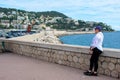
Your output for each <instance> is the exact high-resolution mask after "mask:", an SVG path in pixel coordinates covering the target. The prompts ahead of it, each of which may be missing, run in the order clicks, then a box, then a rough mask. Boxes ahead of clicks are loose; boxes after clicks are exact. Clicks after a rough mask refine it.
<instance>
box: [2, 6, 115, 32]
mask: <svg viewBox="0 0 120 80" xmlns="http://www.w3.org/2000/svg"><path fill="white" fill-rule="evenodd" d="M17 19H19V23H18V24H28V23H31V22H33V21H34V22H35V24H34V25H39V24H45V25H46V26H49V27H51V28H53V29H59V30H80V31H86V30H92V29H93V28H94V27H95V26H102V27H103V30H104V31H114V30H113V29H112V28H111V26H110V25H108V24H105V23H103V22H95V21H84V20H74V19H72V18H70V17H68V16H66V15H65V14H63V13H60V12H57V11H45V12H30V11H25V10H19V9H13V8H2V7H0V22H1V21H2V20H9V21H7V22H10V24H11V23H13V24H12V26H13V27H14V25H15V23H14V22H13V21H15V20H17ZM31 24H32V23H31ZM10 26H11V25H10ZM0 27H2V28H4V26H2V24H1V23H0ZM13 27H12V28H13Z"/></svg>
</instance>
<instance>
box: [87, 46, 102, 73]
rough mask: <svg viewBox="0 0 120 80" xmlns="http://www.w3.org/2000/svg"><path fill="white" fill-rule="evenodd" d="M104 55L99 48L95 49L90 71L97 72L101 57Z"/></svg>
mask: <svg viewBox="0 0 120 80" xmlns="http://www.w3.org/2000/svg"><path fill="white" fill-rule="evenodd" d="M101 53H102V51H100V50H99V49H98V48H94V49H93V54H92V56H91V58H90V69H89V70H91V71H92V70H93V68H94V71H95V72H97V70H98V60H99V56H100V54H101Z"/></svg>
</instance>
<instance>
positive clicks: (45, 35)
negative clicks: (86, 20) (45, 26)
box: [10, 30, 94, 44]
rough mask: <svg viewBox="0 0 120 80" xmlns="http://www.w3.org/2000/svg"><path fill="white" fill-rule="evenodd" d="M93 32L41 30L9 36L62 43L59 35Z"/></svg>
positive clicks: (25, 39) (29, 40)
mask: <svg viewBox="0 0 120 80" xmlns="http://www.w3.org/2000/svg"><path fill="white" fill-rule="evenodd" d="M92 33H94V32H92V31H90V32H68V31H56V30H53V31H41V32H40V33H36V34H32V35H29V34H28V35H25V36H21V37H15V38H10V40H18V41H28V42H37V43H52V44H63V42H62V41H61V40H60V39H59V37H60V36H65V35H73V34H92Z"/></svg>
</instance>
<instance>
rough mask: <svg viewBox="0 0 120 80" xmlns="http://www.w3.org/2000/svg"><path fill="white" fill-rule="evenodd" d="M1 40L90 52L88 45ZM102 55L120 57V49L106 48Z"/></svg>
mask: <svg viewBox="0 0 120 80" xmlns="http://www.w3.org/2000/svg"><path fill="white" fill-rule="evenodd" d="M0 41H4V42H10V43H16V44H23V45H28V46H36V47H43V48H51V49H57V50H63V51H70V52H78V53H79V52H80V53H85V54H88V52H89V47H88V46H76V45H67V44H51V43H38V42H30V41H29V42H28V41H19V40H10V39H0ZM102 56H106V57H115V58H120V49H112V48H104V51H103V54H102Z"/></svg>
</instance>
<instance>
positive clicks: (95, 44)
mask: <svg viewBox="0 0 120 80" xmlns="http://www.w3.org/2000/svg"><path fill="white" fill-rule="evenodd" d="M101 31H102V27H101V26H97V27H95V33H96V35H95V37H94V38H93V41H92V44H91V46H90V54H91V58H90V68H89V70H88V71H86V72H84V74H85V75H89V76H97V70H98V60H99V56H100V54H101V53H102V52H103V48H102V44H103V39H104V35H103V33H102V32H101ZM93 68H94V70H93Z"/></svg>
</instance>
